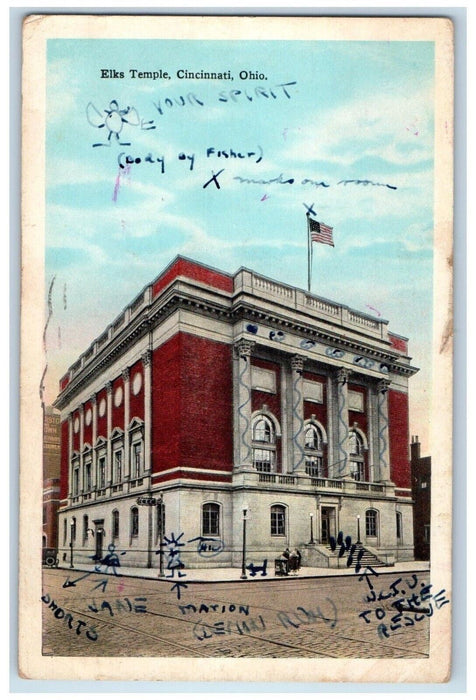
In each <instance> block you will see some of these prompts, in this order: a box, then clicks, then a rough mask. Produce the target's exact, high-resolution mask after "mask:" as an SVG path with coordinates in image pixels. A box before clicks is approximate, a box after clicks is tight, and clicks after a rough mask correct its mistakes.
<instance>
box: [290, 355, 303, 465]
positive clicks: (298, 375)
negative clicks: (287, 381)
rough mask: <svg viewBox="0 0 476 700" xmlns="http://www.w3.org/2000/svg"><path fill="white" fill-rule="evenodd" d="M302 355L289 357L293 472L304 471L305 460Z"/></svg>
mask: <svg viewBox="0 0 476 700" xmlns="http://www.w3.org/2000/svg"><path fill="white" fill-rule="evenodd" d="M303 368H304V357H301V356H300V355H295V356H294V357H292V358H291V370H292V372H291V374H292V404H291V410H292V422H291V424H292V444H293V460H292V471H293V472H302V473H305V472H306V460H305V455H304V434H303V428H304V403H303V380H302V372H303Z"/></svg>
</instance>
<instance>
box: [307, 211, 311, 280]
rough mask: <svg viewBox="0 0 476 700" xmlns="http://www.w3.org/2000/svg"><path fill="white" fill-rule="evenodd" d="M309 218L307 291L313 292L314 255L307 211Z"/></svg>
mask: <svg viewBox="0 0 476 700" xmlns="http://www.w3.org/2000/svg"><path fill="white" fill-rule="evenodd" d="M306 219H307V291H308V292H309V293H310V292H311V256H312V245H311V227H310V225H309V212H306Z"/></svg>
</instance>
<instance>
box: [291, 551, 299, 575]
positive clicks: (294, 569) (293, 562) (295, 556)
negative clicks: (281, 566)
mask: <svg viewBox="0 0 476 700" xmlns="http://www.w3.org/2000/svg"><path fill="white" fill-rule="evenodd" d="M289 570H290V572H291V573H292V574H294V575H295V576H297V570H298V553H297V550H296V549H293V551H292V552H291V553H290V555H289Z"/></svg>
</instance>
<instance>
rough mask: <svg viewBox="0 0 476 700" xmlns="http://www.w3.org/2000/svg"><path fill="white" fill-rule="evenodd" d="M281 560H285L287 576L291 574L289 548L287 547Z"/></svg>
mask: <svg viewBox="0 0 476 700" xmlns="http://www.w3.org/2000/svg"><path fill="white" fill-rule="evenodd" d="M281 559H284V568H285V571H286V576H287V575H288V574H289V547H286V549H285V550H284V552H283V553H282V554H281Z"/></svg>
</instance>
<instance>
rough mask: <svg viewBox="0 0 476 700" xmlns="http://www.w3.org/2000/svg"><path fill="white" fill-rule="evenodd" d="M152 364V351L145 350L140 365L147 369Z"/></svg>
mask: <svg viewBox="0 0 476 700" xmlns="http://www.w3.org/2000/svg"><path fill="white" fill-rule="evenodd" d="M151 362H152V350H146V351H145V352H144V353H142V364H143V365H144V367H148V365H150V363H151Z"/></svg>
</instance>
